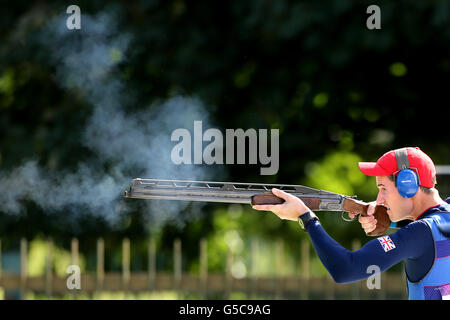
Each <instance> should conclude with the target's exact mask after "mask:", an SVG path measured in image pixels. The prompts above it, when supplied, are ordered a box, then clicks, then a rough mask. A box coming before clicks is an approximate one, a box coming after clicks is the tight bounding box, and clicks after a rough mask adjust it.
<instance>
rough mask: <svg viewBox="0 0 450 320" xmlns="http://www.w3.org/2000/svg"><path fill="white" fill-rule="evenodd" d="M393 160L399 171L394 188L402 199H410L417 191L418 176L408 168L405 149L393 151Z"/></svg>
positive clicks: (418, 184)
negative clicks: (395, 161)
mask: <svg viewBox="0 0 450 320" xmlns="http://www.w3.org/2000/svg"><path fill="white" fill-rule="evenodd" d="M395 158H396V160H397V166H398V169H399V170H400V171H399V172H398V174H397V176H396V177H395V186H396V187H397V190H398V193H399V194H400V195H401V196H402V197H403V198H412V197H414V196H415V195H416V193H417V191H418V190H419V186H420V181H419V176H418V175H417V173H416V172H415V171H414V170H411V167H410V166H409V160H408V153H407V151H406V148H402V149H398V150H395Z"/></svg>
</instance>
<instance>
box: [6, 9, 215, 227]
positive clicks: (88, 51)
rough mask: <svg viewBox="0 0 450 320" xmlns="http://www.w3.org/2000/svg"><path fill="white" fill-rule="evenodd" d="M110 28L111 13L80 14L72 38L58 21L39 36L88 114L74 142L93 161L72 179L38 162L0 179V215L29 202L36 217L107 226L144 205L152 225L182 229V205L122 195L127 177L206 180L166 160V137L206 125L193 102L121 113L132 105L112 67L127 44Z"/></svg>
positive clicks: (113, 24) (206, 174)
mask: <svg viewBox="0 0 450 320" xmlns="http://www.w3.org/2000/svg"><path fill="white" fill-rule="evenodd" d="M117 21H119V19H117V16H116V15H115V13H114V12H112V11H105V12H103V13H100V14H98V15H95V16H91V15H88V14H85V13H83V14H82V28H81V30H77V31H73V30H68V29H67V27H66V24H65V22H66V21H65V16H63V15H61V16H58V17H55V18H54V19H52V20H51V21H49V22H48V23H47V24H46V25H45V27H44V28H43V29H42V30H41V32H40V34H39V43H40V44H41V45H42V49H43V50H47V51H48V52H50V55H51V63H52V64H53V66H54V67H55V70H56V71H55V79H56V80H57V82H58V83H59V84H60V85H61V86H62V88H64V89H65V90H69V91H70V90H76V91H77V92H78V93H81V94H82V97H83V98H84V99H85V102H86V103H88V104H89V105H91V106H92V108H93V109H92V114H91V116H90V118H89V120H88V122H87V124H86V127H85V129H84V132H83V133H82V137H81V141H80V143H81V144H83V145H84V146H86V147H88V148H89V149H90V150H91V151H92V152H93V153H94V154H95V155H96V156H95V157H94V158H93V159H92V160H90V161H88V162H85V163H80V164H79V166H78V168H77V170H76V171H74V172H52V171H49V170H48V169H44V168H41V167H39V165H38V160H37V159H30V160H27V161H25V162H24V163H23V164H22V165H21V166H19V167H17V168H15V169H13V170H10V171H8V172H0V202H1V203H2V207H1V209H0V210H2V211H4V212H8V213H13V214H17V213H19V212H21V211H23V210H25V207H24V204H23V200H30V201H33V202H35V203H36V204H38V205H39V206H40V207H41V208H42V209H43V210H71V211H74V212H80V211H89V212H91V213H92V214H96V215H101V216H103V217H106V218H107V219H108V220H109V221H114V220H115V219H117V218H118V217H119V216H120V215H121V214H123V213H126V212H127V211H128V210H129V206H128V205H127V201H145V206H146V207H147V208H146V211H148V213H149V214H150V215H151V216H152V219H151V220H150V221H152V222H153V225H154V226H156V225H161V224H163V223H165V222H166V221H168V220H175V221H177V222H183V219H184V218H183V217H182V216H181V215H180V212H181V211H183V210H185V209H186V207H187V206H188V205H189V203H188V202H180V201H171V202H170V201H162V200H161V201H158V200H155V201H153V200H136V199H133V200H131V199H126V200H125V199H123V194H124V190H125V189H126V188H127V187H128V186H129V184H130V182H131V179H132V178H136V177H142V178H161V179H194V180H206V179H213V172H212V171H211V169H210V168H208V167H206V166H199V165H195V166H194V165H192V166H189V165H179V166H177V165H175V164H173V163H172V162H171V158H170V152H171V149H172V147H173V145H172V143H171V141H170V136H171V132H172V131H173V130H175V129H177V128H190V127H192V125H193V122H194V121H195V120H201V121H203V123H206V124H207V125H208V124H210V119H209V117H208V113H207V112H206V107H205V106H204V105H203V103H202V102H201V101H200V100H199V99H196V98H192V97H183V96H174V97H172V98H171V99H168V100H166V101H160V102H158V103H153V104H151V105H149V106H146V107H145V108H141V109H140V110H141V111H137V112H133V113H130V112H127V106H130V105H133V104H135V103H138V102H136V101H134V99H133V96H132V94H131V93H130V92H131V90H129V89H130V88H127V84H126V83H125V82H124V81H123V80H122V78H121V76H120V73H119V72H118V65H119V64H120V63H126V62H127V53H129V52H130V50H132V42H133V37H132V35H130V34H128V33H126V32H121V31H120V26H119V23H118V22H117ZM105 164H108V165H107V166H105ZM105 167H108V168H109V169H107V170H106V169H104V168H105ZM217 169H218V168H217V167H215V168H214V170H216V172H217ZM193 208H194V209H193V210H192V212H195V211H198V210H199V209H200V204H199V203H195V204H194V205H193ZM189 216H190V215H189V214H187V215H185V216H184V217H185V219H188V218H189ZM175 217H176V219H172V218H175Z"/></svg>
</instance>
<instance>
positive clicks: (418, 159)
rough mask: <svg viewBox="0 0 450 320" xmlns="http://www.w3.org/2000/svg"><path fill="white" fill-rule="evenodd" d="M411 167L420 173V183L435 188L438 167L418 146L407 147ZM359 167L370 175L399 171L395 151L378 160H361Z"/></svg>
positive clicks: (386, 174)
mask: <svg viewBox="0 0 450 320" xmlns="http://www.w3.org/2000/svg"><path fill="white" fill-rule="evenodd" d="M406 153H407V154H408V161H409V165H410V167H411V169H415V171H416V172H417V173H418V175H419V181H420V185H421V186H423V187H426V188H433V187H434V185H435V183H436V168H435V167H434V163H433V161H432V160H431V158H430V157H429V156H428V155H426V154H425V153H424V152H423V151H422V150H420V149H419V148H417V147H414V148H413V147H407V148H406ZM358 166H359V169H360V170H361V171H362V173H364V174H365V175H368V176H389V175H393V174H394V173H396V172H398V171H399V168H398V165H397V160H396V158H395V151H394V150H391V151H388V152H386V153H385V154H384V155H383V156H381V158H380V159H378V161H377V162H359V163H358Z"/></svg>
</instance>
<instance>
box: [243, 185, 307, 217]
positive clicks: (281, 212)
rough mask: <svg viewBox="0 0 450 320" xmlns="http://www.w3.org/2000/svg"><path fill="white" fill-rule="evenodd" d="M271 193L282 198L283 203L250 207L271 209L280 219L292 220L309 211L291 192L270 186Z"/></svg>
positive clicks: (264, 209)
mask: <svg viewBox="0 0 450 320" xmlns="http://www.w3.org/2000/svg"><path fill="white" fill-rule="evenodd" d="M272 193H273V194H274V195H276V196H277V197H279V198H282V199H284V203H282V204H260V205H253V206H252V208H253V209H255V210H259V211H272V212H273V213H275V214H276V215H277V216H278V217H279V218H281V219H285V220H293V221H297V219H298V217H300V216H301V215H302V214H304V213H306V212H309V211H311V210H310V209H309V208H308V207H307V206H306V205H305V204H304V203H303V201H302V200H300V199H299V198H297V197H296V196H293V195H292V194H289V193H287V192H284V191H282V190H279V189H276V188H272Z"/></svg>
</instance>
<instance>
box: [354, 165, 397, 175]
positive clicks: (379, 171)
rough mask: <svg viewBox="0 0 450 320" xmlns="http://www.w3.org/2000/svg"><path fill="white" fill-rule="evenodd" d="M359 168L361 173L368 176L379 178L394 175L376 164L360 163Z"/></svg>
mask: <svg viewBox="0 0 450 320" xmlns="http://www.w3.org/2000/svg"><path fill="white" fill-rule="evenodd" d="M358 166H359V169H360V170H361V172H362V173H364V174H365V175H367V176H375V177H379V176H388V175H391V174H392V172H388V171H387V170H385V169H383V168H382V167H381V166H380V165H379V164H378V163H376V162H358Z"/></svg>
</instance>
